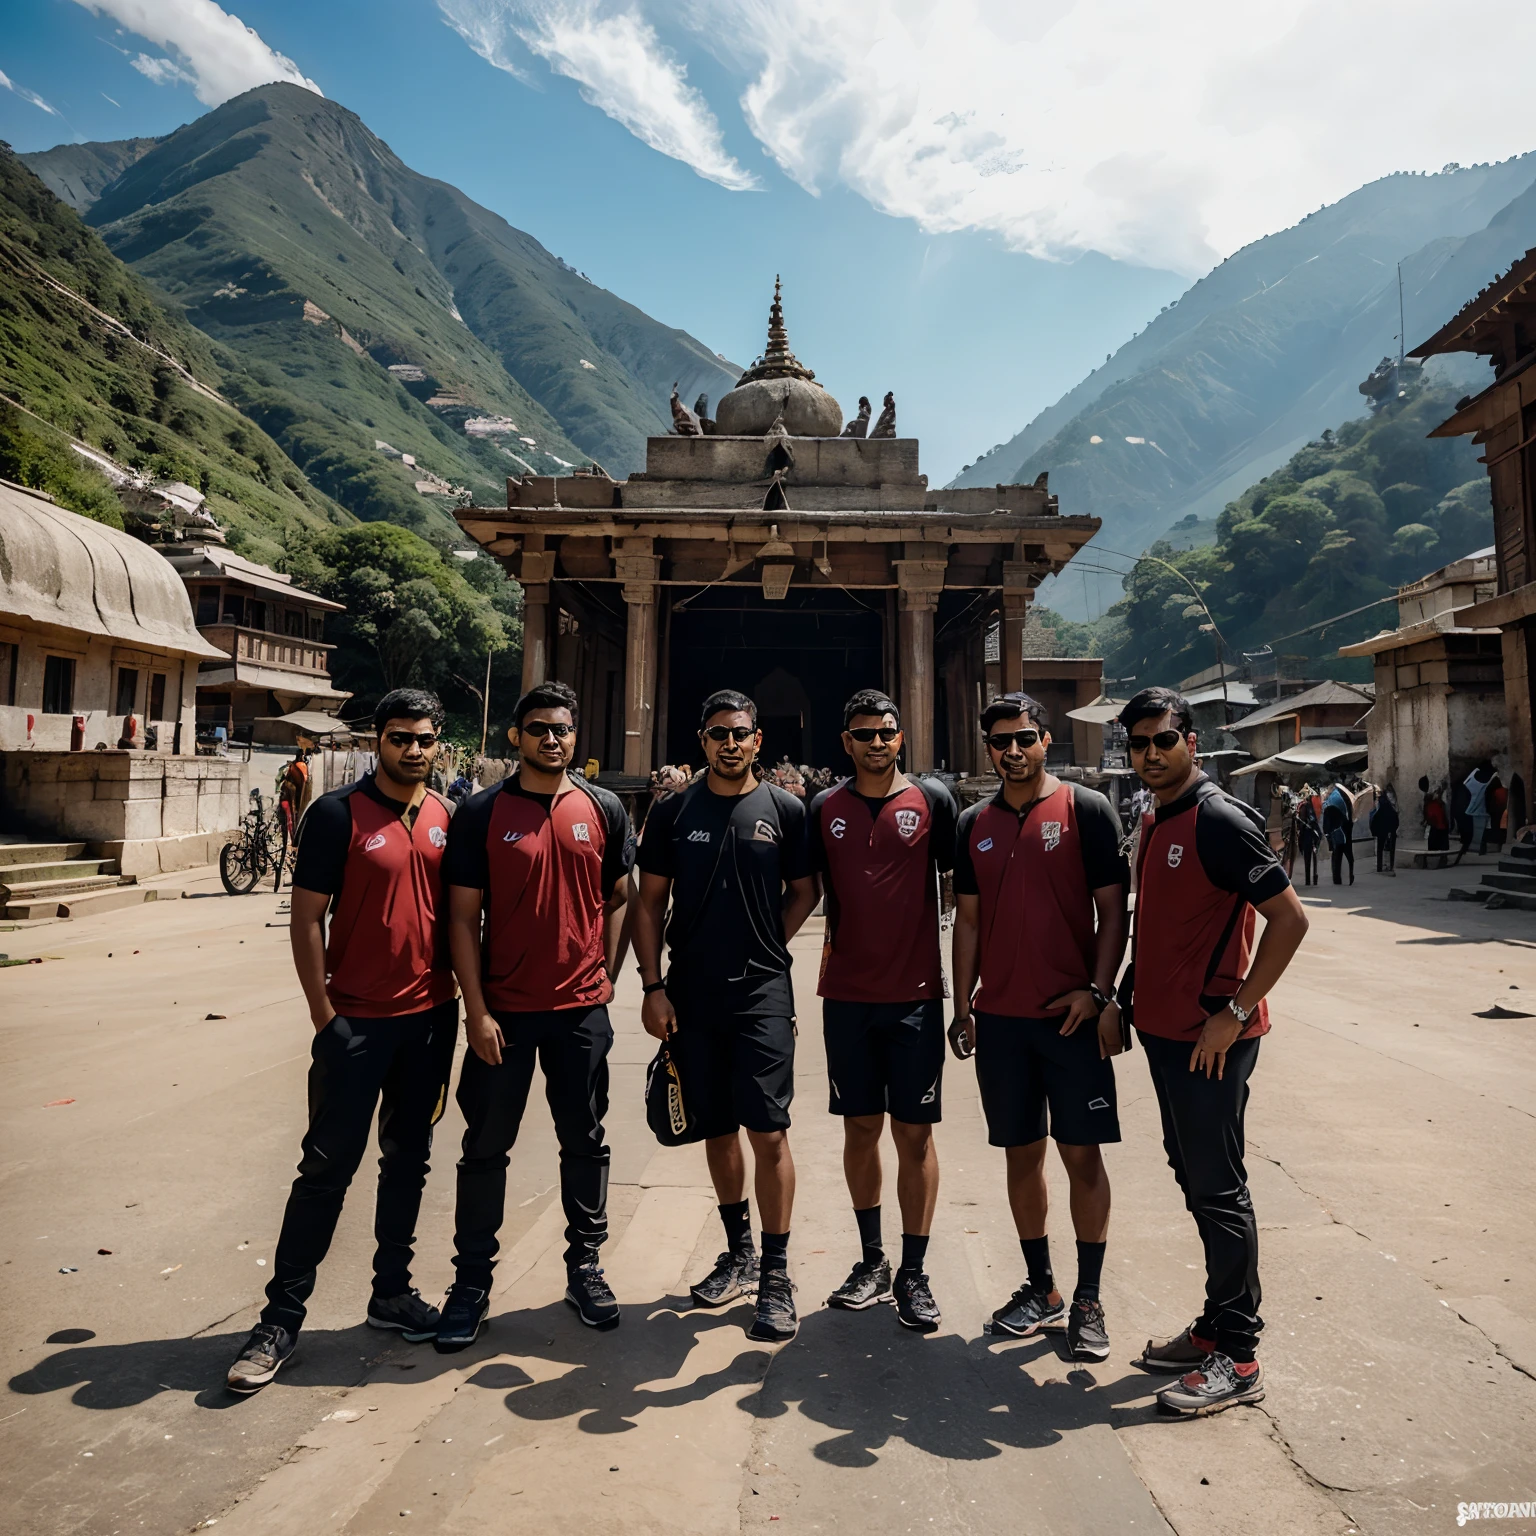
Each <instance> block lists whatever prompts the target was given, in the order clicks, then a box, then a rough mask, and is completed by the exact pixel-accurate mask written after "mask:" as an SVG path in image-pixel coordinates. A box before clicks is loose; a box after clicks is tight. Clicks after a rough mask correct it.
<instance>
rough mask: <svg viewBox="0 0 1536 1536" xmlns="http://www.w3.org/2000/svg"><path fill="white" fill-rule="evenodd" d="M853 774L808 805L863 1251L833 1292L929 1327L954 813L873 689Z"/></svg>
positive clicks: (826, 993) (852, 705) (848, 731)
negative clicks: (888, 1190) (912, 762)
mask: <svg viewBox="0 0 1536 1536" xmlns="http://www.w3.org/2000/svg"><path fill="white" fill-rule="evenodd" d="M843 722H844V725H843V750H844V751H845V752H847V754H848V755H849V757H851V758H852V759H853V766H854V776H853V778H851V779H845V780H844V781H843V782H842V783H841V784H836V785H834V786H833V787H832V788H831V789H828V790H823V791H822V793H821V794H819V795H817V797H816V798H815V799H814V800H813V801H812V802H811V808H810V813H809V824H810V827H809V830H810V840H811V862H812V867H813V868H815V869H816V871H817V872H818V873H819V874H820V876H821V880H822V884H823V887H824V888H825V891H826V912H827V941H826V947H825V949H824V951H823V956H822V967H821V978H820V982H819V984H818V986H817V991H818V992H819V993H820V994H821V997H822V1005H821V1008H822V1030H823V1034H824V1037H825V1040H826V1048H827V1077H828V1080H829V1083H830V1086H831V1105H830V1108H831V1112H832V1113H833V1114H834V1115H841V1116H842V1117H843V1172H844V1174H845V1175H846V1176H847V1179H848V1193H849V1194H850V1195H851V1196H852V1198H853V1216H854V1220H855V1221H856V1222H857V1223H858V1229H859V1241H860V1243H861V1244H862V1245H863V1254H862V1256H861V1257H860V1259H859V1261H858V1263H856V1264H855V1265H854V1266H853V1269H852V1271H851V1272H850V1273H849V1276H848V1278H847V1279H846V1280H845V1281H844V1282H843V1283H842V1285H840V1286H839V1287H838V1288H837V1289H836V1290H835V1291H834V1292H833V1293H832V1294H831V1295H830V1296H829V1297H828V1298H827V1304H828V1305H829V1306H833V1307H838V1308H841V1309H843V1310H846V1311H862V1310H863V1309H864V1308H865V1307H872V1306H874V1305H875V1304H876V1303H878V1302H882V1301H891V1300H894V1301H895V1303H896V1316H897V1318H898V1319H899V1320H900V1322H901V1323H902V1324H903V1325H904V1326H905V1327H908V1328H914V1329H917V1330H918V1331H919V1332H922V1333H932V1332H933V1331H934V1330H935V1329H936V1328H937V1327H938V1326H939V1323H940V1316H939V1309H938V1306H937V1305H936V1304H935V1302H934V1299H933V1292H932V1291H931V1290H930V1288H929V1284H928V1276H927V1275H926V1274H924V1273H923V1261H924V1258H925V1257H926V1255H927V1251H928V1228H929V1226H930V1225H931V1224H932V1222H933V1208H934V1205H935V1204H936V1202H937V1200H938V1195H939V1160H938V1154H937V1153H936V1152H935V1150H934V1145H933V1127H934V1126H935V1125H936V1124H937V1123H938V1121H939V1118H940V1113H941V1105H940V1084H941V1080H942V1078H943V1075H944V971H943V961H942V960H941V958H940V954H939V881H938V876H939V874H940V873H941V872H947V871H948V870H949V869H951V868H952V867H953V865H954V850H955V820H956V810H955V802H954V799H953V797H952V796H951V795H950V793H949V790H948V789H946V788H945V786H944V785H943V784H942V783H940V782H939V781H938V780H937V779H909V778H908V777H907V776H906V775H905V774H904V773H902V772H901V770H900V769H899V768H898V767H897V759H898V757H899V756H900V754H901V746H902V734H901V716H900V712H899V711H898V709H897V707H896V705H895V703H894V702H893V701H892V700H891V699H889V698H887V697H886V696H885V695H884V694H883V693H881V692H880V691H879V690H878V689H874V688H865V689H861V690H860V691H859V692H858V693H856V694H854V696H853V697H852V698H851V699H849V701H848V703H847V705H846V706H845V707H844V709H843ZM887 1114H889V1115H890V1117H891V1138H892V1140H894V1141H895V1143H896V1166H897V1177H896V1195H897V1200H898V1201H899V1202H900V1205H901V1265H900V1267H899V1268H898V1269H897V1271H896V1274H895V1278H894V1282H893V1280H892V1275H891V1265H890V1261H889V1260H888V1259H887V1258H886V1256H885V1250H884V1248H883V1246H882V1245H881V1241H880V1186H881V1167H880V1133H881V1131H882V1130H883V1129H884V1128H885V1117H886V1115H887Z"/></svg>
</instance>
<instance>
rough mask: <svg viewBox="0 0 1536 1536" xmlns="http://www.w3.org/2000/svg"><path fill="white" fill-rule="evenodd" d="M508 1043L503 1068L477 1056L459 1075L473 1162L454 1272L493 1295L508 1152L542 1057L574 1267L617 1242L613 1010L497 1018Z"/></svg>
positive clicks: (466, 1173) (469, 1055) (465, 1163)
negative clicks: (611, 1173)
mask: <svg viewBox="0 0 1536 1536" xmlns="http://www.w3.org/2000/svg"><path fill="white" fill-rule="evenodd" d="M493 1016H494V1018H495V1020H496V1022H497V1023H498V1024H499V1025H501V1032H502V1034H503V1035H504V1036H505V1038H506V1042H507V1043H506V1045H505V1046H503V1047H502V1052H501V1065H500V1066H498V1067H492V1066H487V1065H486V1063H485V1062H483V1061H481V1059H480V1058H479V1057H478V1056H477V1055H475V1053H474V1052H473V1051H468V1052H466V1053H465V1056H464V1066H463V1068H462V1069H461V1070H460V1072H459V1091H458V1102H459V1108H460V1109H461V1110H463V1112H464V1120H465V1127H464V1155H463V1156H462V1157H461V1158H460V1159H459V1189H458V1203H457V1206H456V1208H455V1211H454V1234H453V1244H454V1255H453V1265H454V1270H455V1271H456V1273H457V1276H458V1281H459V1284H461V1285H472V1286H476V1287H477V1288H479V1289H480V1290H484V1291H488V1290H489V1289H490V1288H491V1271H492V1270H493V1269H494V1268H495V1260H496V1254H497V1252H498V1251H499V1250H500V1247H501V1244H500V1241H499V1240H498V1237H497V1234H498V1233H499V1232H500V1231H501V1222H502V1217H503V1216H504V1215H505V1213H506V1203H507V1165H508V1163H509V1162H510V1161H511V1159H510V1158H509V1157H508V1156H507V1154H508V1153H509V1152H510V1151H511V1150H512V1147H513V1144H514V1143H515V1142H516V1141H517V1133H518V1130H519V1128H520V1127H521V1126H522V1123H523V1111H524V1109H526V1108H527V1105H528V1090H529V1088H530V1087H531V1086H532V1084H533V1067H534V1061H535V1059H537V1061H538V1064H539V1066H540V1067H542V1068H543V1069H544V1097H545V1098H546V1099H547V1100H548V1101H549V1110H550V1114H551V1115H553V1116H554V1121H555V1137H556V1139H557V1140H558V1141H559V1143H560V1203H561V1205H562V1206H563V1207H564V1210H565V1242H566V1248H565V1262H566V1264H567V1265H570V1266H575V1265H577V1264H582V1263H584V1262H585V1261H586V1260H587V1259H589V1258H592V1257H594V1256H595V1255H596V1253H597V1250H598V1249H599V1248H600V1247H601V1246H602V1245H603V1243H605V1242H606V1241H607V1239H608V1148H607V1147H606V1146H605V1145H604V1143H603V1117H604V1116H605V1115H606V1114H607V1113H608V1051H609V1049H610V1047H611V1046H612V1045H613V1025H612V1024H611V1023H610V1022H609V1019H608V1010H607V1008H604V1007H598V1008H561V1009H557V1010H554V1011H552V1012H549V1013H498V1014H495V1015H493Z"/></svg>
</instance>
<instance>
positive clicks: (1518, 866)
mask: <svg viewBox="0 0 1536 1536" xmlns="http://www.w3.org/2000/svg"><path fill="white" fill-rule="evenodd" d="M1499 873H1500V874H1501V875H1536V859H1512V858H1510V857H1509V856H1508V855H1507V854H1506V855H1505V857H1504V858H1502V859H1500V860H1499Z"/></svg>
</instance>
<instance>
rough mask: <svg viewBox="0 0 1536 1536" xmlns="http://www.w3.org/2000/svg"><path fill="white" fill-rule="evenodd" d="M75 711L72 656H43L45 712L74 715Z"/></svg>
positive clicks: (48, 713)
mask: <svg viewBox="0 0 1536 1536" xmlns="http://www.w3.org/2000/svg"><path fill="white" fill-rule="evenodd" d="M74 712H75V663H74V658H73V657H70V656H45V657H44V658H43V713H44V714H45V715H72V714H73V713H74Z"/></svg>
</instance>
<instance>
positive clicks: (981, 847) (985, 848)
mask: <svg viewBox="0 0 1536 1536" xmlns="http://www.w3.org/2000/svg"><path fill="white" fill-rule="evenodd" d="M991 850H992V839H991V838H990V837H984V838H982V840H981V841H980V842H979V843H977V844H976V852H977V853H990V852H991Z"/></svg>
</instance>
